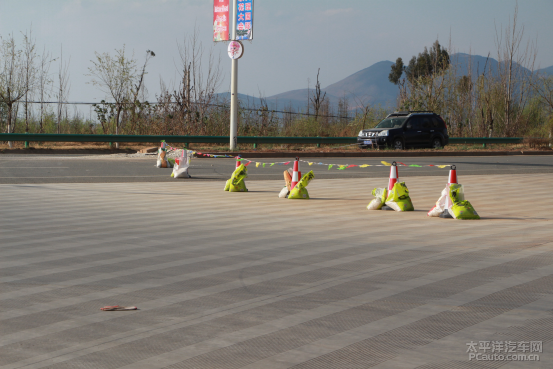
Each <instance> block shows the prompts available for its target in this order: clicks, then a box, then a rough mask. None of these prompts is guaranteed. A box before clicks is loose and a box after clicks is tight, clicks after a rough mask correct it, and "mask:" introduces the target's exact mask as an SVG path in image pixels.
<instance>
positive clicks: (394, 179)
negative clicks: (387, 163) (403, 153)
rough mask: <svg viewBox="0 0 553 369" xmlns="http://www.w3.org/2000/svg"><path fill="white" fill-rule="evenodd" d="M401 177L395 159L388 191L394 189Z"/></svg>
mask: <svg viewBox="0 0 553 369" xmlns="http://www.w3.org/2000/svg"><path fill="white" fill-rule="evenodd" d="M398 178H399V172H398V170H397V163H396V162H395V161H394V162H393V163H392V166H391V167H390V180H389V182H388V192H390V191H391V190H393V188H394V185H395V184H396V183H397V180H398Z"/></svg>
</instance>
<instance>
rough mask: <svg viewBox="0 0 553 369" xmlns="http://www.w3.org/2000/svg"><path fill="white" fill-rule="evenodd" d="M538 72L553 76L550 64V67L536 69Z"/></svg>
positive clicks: (552, 67) (552, 68)
mask: <svg viewBox="0 0 553 369" xmlns="http://www.w3.org/2000/svg"><path fill="white" fill-rule="evenodd" d="M538 73H544V74H548V75H550V76H553V65H552V66H550V67H547V68H542V69H540V70H538Z"/></svg>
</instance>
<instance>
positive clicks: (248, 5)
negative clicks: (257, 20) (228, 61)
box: [235, 0, 253, 40]
mask: <svg viewBox="0 0 553 369" xmlns="http://www.w3.org/2000/svg"><path fill="white" fill-rule="evenodd" d="M237 6H238V9H236V23H235V24H236V39H237V40H253V0H238V5H237Z"/></svg>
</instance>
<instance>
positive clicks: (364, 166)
mask: <svg viewBox="0 0 553 369" xmlns="http://www.w3.org/2000/svg"><path fill="white" fill-rule="evenodd" d="M370 166H371V165H370V164H363V165H360V166H359V168H366V167H370Z"/></svg>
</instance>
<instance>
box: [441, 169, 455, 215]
mask: <svg viewBox="0 0 553 369" xmlns="http://www.w3.org/2000/svg"><path fill="white" fill-rule="evenodd" d="M457 183H458V182H457V167H456V166H455V165H452V166H451V168H450V169H449V178H448V180H447V186H446V191H447V195H446V198H445V207H444V211H443V212H442V213H441V214H440V218H453V216H451V214H450V213H449V209H450V208H451V207H452V206H453V204H452V203H451V199H450V198H449V185H451V184H457Z"/></svg>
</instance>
